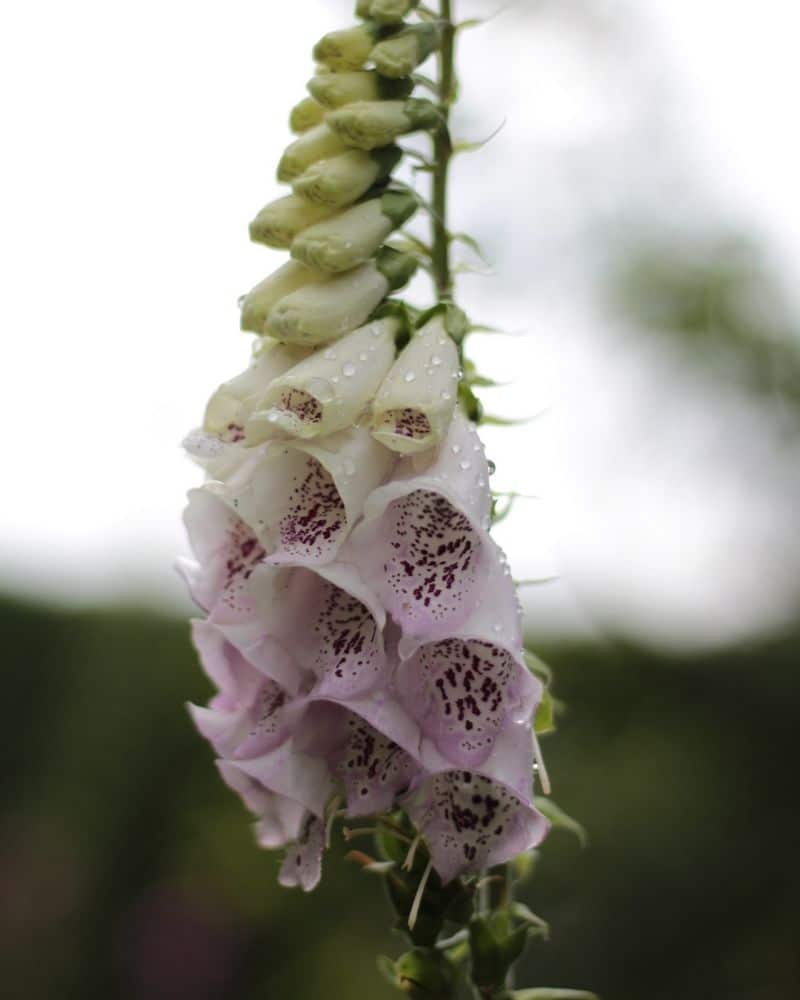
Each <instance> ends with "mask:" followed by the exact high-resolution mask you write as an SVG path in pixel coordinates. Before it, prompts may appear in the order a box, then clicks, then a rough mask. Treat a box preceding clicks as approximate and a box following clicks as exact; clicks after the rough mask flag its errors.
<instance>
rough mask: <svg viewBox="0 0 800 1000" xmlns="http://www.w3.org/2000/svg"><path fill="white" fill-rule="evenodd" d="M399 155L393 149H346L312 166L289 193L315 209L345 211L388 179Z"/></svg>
mask: <svg viewBox="0 0 800 1000" xmlns="http://www.w3.org/2000/svg"><path fill="white" fill-rule="evenodd" d="M402 155H403V154H402V151H401V150H399V149H398V148H397V147H396V146H387V147H386V148H385V149H376V150H373V151H372V152H371V153H367V152H364V151H363V150H360V149H349V150H348V151H347V152H346V153H341V154H340V155H339V156H334V157H332V158H331V159H330V160H319V161H318V162H317V163H313V164H312V165H311V166H310V167H309V168H308V170H306V172H305V173H304V174H302V175H301V176H300V177H298V178H297V180H296V181H295V182H294V184H293V185H292V190H293V191H294V193H295V194H298V195H300V196H301V197H303V198H308V200H309V201H313V202H314V203H315V204H317V205H330V206H331V207H333V208H344V207H346V206H347V205H352V204H353V202H354V201H358V199H359V198H360V197H361V196H362V195H363V194H366V192H367V191H368V190H369V189H370V188H371V187H372V185H373V184H374V183H375V182H376V181H378V180H381V178H383V177H388V175H389V174H390V173H391V172H392V170H393V169H394V167H395V166H396V165H397V163H398V162H399V160H400V157H401V156H402Z"/></svg>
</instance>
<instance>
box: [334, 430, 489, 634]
mask: <svg viewBox="0 0 800 1000" xmlns="http://www.w3.org/2000/svg"><path fill="white" fill-rule="evenodd" d="M489 504H490V497H489V471H488V467H487V463H486V458H485V456H484V453H483V449H482V446H481V443H480V440H479V438H478V436H477V434H476V433H475V430H474V428H473V427H472V425H471V424H470V423H469V421H468V420H467V419H466V418H465V417H464V416H463V415H461V414H457V415H456V417H455V418H454V419H453V422H452V424H451V426H450V431H449V432H448V435H447V437H446V438H445V440H444V441H443V442H442V444H441V445H440V446H439V448H437V449H435V450H433V451H431V452H429V453H425V454H423V455H421V456H415V457H413V458H405V459H403V460H402V461H401V462H400V463H399V464H398V466H397V468H396V470H395V473H394V475H393V478H392V481H391V482H389V483H387V484H386V485H385V486H381V487H379V488H378V489H376V490H375V491H374V492H373V493H372V494H371V495H370V496H369V497H368V499H367V501H366V503H365V505H364V521H363V523H362V524H360V525H359V526H358V527H357V528H356V530H355V531H354V532H353V535H352V536H351V539H350V542H349V543H348V546H347V548H346V550H345V551H343V552H342V555H341V559H342V560H343V561H352V562H354V563H355V564H356V565H357V566H358V567H359V569H360V570H361V571H362V575H363V576H364V578H365V580H366V581H367V582H368V583H369V584H370V586H372V587H373V588H374V589H375V591H376V592H377V594H378V596H379V597H380V599H381V601H382V602H383V604H384V605H385V606H386V609H387V610H388V612H389V613H390V614H391V616H392V618H393V619H394V620H395V621H396V622H397V623H398V624H399V625H400V626H401V628H402V629H403V632H404V634H406V635H409V636H419V637H422V638H435V637H438V636H443V635H446V634H448V633H450V632H452V630H453V629H456V628H458V627H459V625H461V624H463V623H464V622H465V621H466V620H467V618H468V616H469V615H470V613H471V612H472V611H473V609H474V608H475V607H476V605H477V603H478V601H479V600H480V598H481V595H482V594H483V592H484V589H485V583H486V574H487V558H488V557H487V549H488V547H489V545H490V542H489V536H488V534H487V531H486V529H487V527H488V517H489Z"/></svg>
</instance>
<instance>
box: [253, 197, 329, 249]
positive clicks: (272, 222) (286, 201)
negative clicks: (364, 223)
mask: <svg viewBox="0 0 800 1000" xmlns="http://www.w3.org/2000/svg"><path fill="white" fill-rule="evenodd" d="M335 211H336V210H335V209H333V208H328V207H327V206H326V205H315V204H313V202H310V201H308V200H307V199H306V198H298V197H297V195H295V194H290V195H287V196H286V197H285V198H278V200H277V201H272V202H270V203H269V205H265V206H264V208H262V209H261V211H260V212H259V213H258V215H257V216H256V217H255V219H253V221H252V222H251V223H250V239H251V240H252V241H253V242H254V243H263V244H264V245H265V246H268V247H276V248H277V249H279V250H288V248H289V247H290V246H291V245H292V240H293V239H294V238H295V237H296V236H297V234H298V233H302V232H303V230H304V229H307V228H308V227H309V226H313V225H314V224H315V223H317V222H322V220H323V219H328V218H330V216H331V215H333V214H334V212H335Z"/></svg>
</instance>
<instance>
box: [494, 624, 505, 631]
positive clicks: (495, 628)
mask: <svg viewBox="0 0 800 1000" xmlns="http://www.w3.org/2000/svg"><path fill="white" fill-rule="evenodd" d="M492 630H493V631H494V632H502V631H503V626H502V625H501V624H500V622H495V623H494V625H492Z"/></svg>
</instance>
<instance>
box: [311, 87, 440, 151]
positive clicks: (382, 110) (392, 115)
mask: <svg viewBox="0 0 800 1000" xmlns="http://www.w3.org/2000/svg"><path fill="white" fill-rule="evenodd" d="M439 121H440V116H439V112H438V111H437V110H436V107H435V105H434V104H432V103H431V102H430V101H420V100H414V99H413V98H412V99H411V100H408V101H356V102H355V103H354V104H348V105H346V106H345V107H343V108H339V110H338V111H333V112H331V114H329V115H328V126H329V127H330V128H331V129H332V130H333V131H334V132H335V133H336V134H337V135H338V136H339V138H340V139H342V141H343V142H345V143H347V145H348V146H355V147H357V148H358V149H377V148H378V147H379V146H388V145H389V144H390V143H392V142H394V140H395V139H397V138H398V136H401V135H406V134H408V133H409V132H417V131H419V130H420V129H430V128H435V127H436V125H437V124H438V123H439Z"/></svg>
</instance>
